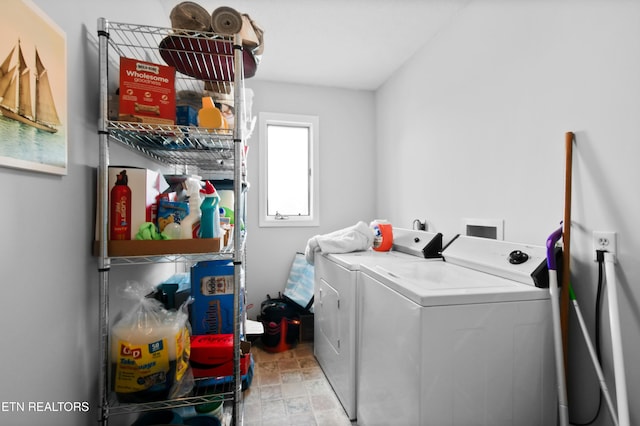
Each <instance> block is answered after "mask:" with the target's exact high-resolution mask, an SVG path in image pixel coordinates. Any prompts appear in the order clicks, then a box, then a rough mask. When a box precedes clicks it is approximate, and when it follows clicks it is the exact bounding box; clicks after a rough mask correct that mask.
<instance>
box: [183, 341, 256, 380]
mask: <svg viewBox="0 0 640 426" xmlns="http://www.w3.org/2000/svg"><path fill="white" fill-rule="evenodd" d="M240 349H241V352H242V354H241V358H240V374H241V375H243V376H244V375H245V374H247V371H248V369H249V363H250V357H251V353H250V350H251V344H250V343H248V342H240ZM189 364H191V370H192V371H193V377H195V378H202V377H222V376H232V375H233V334H203V335H198V336H191V355H190V356H189Z"/></svg>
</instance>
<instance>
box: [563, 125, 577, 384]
mask: <svg viewBox="0 0 640 426" xmlns="http://www.w3.org/2000/svg"><path fill="white" fill-rule="evenodd" d="M574 140H575V135H574V134H573V132H567V133H566V134H565V150H566V157H565V176H564V222H563V223H564V229H563V233H562V246H563V251H564V254H563V256H562V287H561V288H560V323H561V324H562V347H563V348H564V351H563V352H564V365H565V366H567V365H568V358H567V354H568V353H569V350H568V346H569V325H568V324H569V280H570V278H571V270H570V260H571V244H570V243H571V175H572V165H573V141H574ZM565 376H566V368H565ZM565 379H566V377H565Z"/></svg>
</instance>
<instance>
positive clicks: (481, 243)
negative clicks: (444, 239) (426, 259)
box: [442, 236, 560, 287]
mask: <svg viewBox="0 0 640 426" xmlns="http://www.w3.org/2000/svg"><path fill="white" fill-rule="evenodd" d="M557 255H560V253H559V252H558V253H557ZM442 256H443V257H444V260H445V261H446V262H449V263H455V264H456V265H460V266H465V267H467V268H471V269H475V270H477V271H482V272H486V273H489V274H492V275H497V276H499V277H503V278H508V279H510V280H514V281H518V282H521V283H523V284H529V285H535V286H537V287H548V286H549V277H548V275H549V270H548V268H547V262H546V260H547V250H546V248H545V247H544V246H537V245H531V244H522V243H513V242H508V241H502V240H492V239H489V238H479V237H469V236H458V237H456V238H454V239H453V241H451V242H450V243H449V245H448V246H447V247H446V248H445V249H444V250H443V251H442Z"/></svg>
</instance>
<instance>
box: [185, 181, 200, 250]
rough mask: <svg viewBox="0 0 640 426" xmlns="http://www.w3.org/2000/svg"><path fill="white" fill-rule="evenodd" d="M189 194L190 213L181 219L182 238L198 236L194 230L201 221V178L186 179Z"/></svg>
mask: <svg viewBox="0 0 640 426" xmlns="http://www.w3.org/2000/svg"><path fill="white" fill-rule="evenodd" d="M186 184H187V194H188V196H189V214H188V215H187V216H186V217H185V218H184V219H182V221H180V239H182V240H187V239H191V238H194V237H197V235H196V234H195V232H194V230H197V229H198V225H199V223H200V215H201V212H200V205H201V204H202V200H201V199H200V179H198V178H194V177H190V178H188V179H187V181H186Z"/></svg>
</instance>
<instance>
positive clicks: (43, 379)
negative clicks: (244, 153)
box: [0, 0, 375, 426]
mask: <svg viewBox="0 0 640 426" xmlns="http://www.w3.org/2000/svg"><path fill="white" fill-rule="evenodd" d="M35 3H36V4H37V5H38V6H39V7H40V8H41V9H42V10H43V11H44V12H45V13H46V14H47V15H48V16H49V17H50V18H51V19H52V20H53V21H54V22H55V23H56V24H57V25H58V26H60V27H61V28H62V30H63V31H64V32H65V33H66V36H67V49H68V78H67V82H68V105H69V108H68V115H69V117H70V118H69V123H68V124H69V129H68V130H69V170H68V175H67V176H63V177H59V176H53V175H46V174H40V173H31V172H26V171H19V170H12V169H7V168H3V167H0V180H1V181H2V185H3V188H4V193H3V201H2V208H1V209H0V223H3V233H2V237H0V259H1V260H0V265H1V267H2V276H3V279H2V283H3V302H4V303H3V307H2V309H1V310H0V336H1V337H2V341H3V342H4V343H3V345H2V357H1V359H2V362H1V363H0V377H2V381H1V384H0V403H2V402H7V403H9V402H12V401H13V402H20V403H25V404H28V403H29V402H38V401H42V402H57V401H60V402H67V401H71V402H74V401H78V402H84V401H88V402H89V403H90V411H89V412H88V413H77V412H76V413H64V412H54V413H52V412H47V413H34V412H19V411H15V412H11V411H10V410H11V408H10V407H9V406H0V408H1V410H0V424H11V425H16V426H17V425H28V426H32V425H39V424H47V425H65V426H72V425H77V426H86V425H89V424H94V423H95V421H96V419H97V417H98V410H97V402H96V398H97V394H98V391H97V378H98V362H97V361H98V350H97V348H98V342H99V340H98V339H99V335H98V287H99V280H98V273H97V262H96V260H95V258H93V257H92V256H91V255H90V249H91V241H92V240H93V235H94V229H93V226H94V217H95V216H94V215H95V212H94V207H93V205H94V203H95V197H96V195H95V188H96V178H95V173H94V171H95V168H96V167H97V165H98V137H97V117H98V56H97V44H96V43H97V42H96V40H97V37H96V21H97V19H98V18H99V17H101V16H103V17H107V18H109V19H110V20H112V21H118V22H135V23H147V24H150V25H168V24H169V22H168V19H167V17H165V16H160V15H158V14H159V13H161V12H162V10H161V8H160V7H158V3H157V1H156V0H145V1H140V0H138V1H135V2H132V1H127V0H110V1H99V0H81V1H80V0H57V1H52V0H36V1H35ZM70 11H71V12H70ZM249 86H250V87H252V88H254V90H255V93H256V99H255V103H254V111H255V112H256V113H257V111H272V112H298V113H302V114H317V115H319V116H320V135H321V146H320V156H321V163H322V166H321V170H320V174H321V176H322V188H321V194H320V197H321V198H320V201H321V223H322V225H321V226H320V227H318V228H298V229H292V230H285V231H282V230H280V231H278V230H274V229H272V230H261V229H260V228H258V226H257V205H258V203H257V190H258V185H259V182H257V176H258V170H257V158H258V155H257V154H258V152H257V150H258V146H257V140H258V136H257V133H256V136H255V137H254V138H253V139H252V140H251V141H250V143H249V145H250V147H251V154H250V160H249V176H250V178H251V180H252V182H251V183H252V185H253V190H252V191H251V192H250V200H249V222H248V224H247V226H248V228H249V230H250V236H251V239H250V243H249V245H248V249H247V261H248V265H249V268H250V270H249V272H248V273H247V282H248V289H249V298H250V301H252V302H254V303H257V304H258V305H259V302H260V301H261V300H263V299H264V297H265V296H266V294H267V293H271V294H275V293H277V291H278V290H282V289H283V288H284V284H285V280H286V275H287V273H288V269H289V266H290V264H291V260H292V259H293V255H294V253H295V251H296V250H304V247H305V244H306V241H307V239H308V238H309V237H311V236H313V235H315V234H316V233H325V232H329V231H331V230H334V229H336V228H341V227H345V226H349V225H351V224H353V223H355V222H356V221H357V220H361V219H362V220H370V219H371V218H372V217H371V216H370V215H371V214H372V212H373V210H374V198H375V197H374V195H375V189H374V188H373V185H371V182H372V181H373V177H374V171H373V168H372V164H373V162H374V155H375V152H374V128H373V115H374V102H373V93H371V92H349V91H343V90H337V89H328V88H318V87H304V86H288V85H279V84H271V83H264V82H261V83H258V82H255V84H254V83H253V82H250V84H249ZM354 112H355V114H354ZM111 162H112V164H128V163H129V164H133V165H139V166H143V167H149V168H154V169H155V168H158V167H159V165H157V164H154V163H152V162H149V161H145V160H143V159H141V158H139V157H137V156H136V155H135V154H132V152H131V151H129V150H127V149H124V148H121V147H119V146H118V145H117V144H115V143H112V144H111ZM263 231H264V232H263ZM172 272H173V269H172V267H162V266H161V267H143V268H139V267H113V268H112V271H111V273H110V275H111V278H112V283H114V286H113V289H112V295H114V296H116V293H117V288H121V287H122V285H123V283H124V282H125V281H126V280H127V279H133V280H139V281H142V280H145V281H149V282H152V283H153V282H159V281H160V280H161V279H163V278H166V277H167V276H168V275H169V274H171V273H172ZM112 306H113V308H117V303H112ZM114 311H115V312H113V316H116V315H117V314H118V312H117V309H114ZM255 311H256V310H254V311H253V312H250V314H253V315H254V316H255V313H256V312H255ZM112 319H113V318H112ZM4 407H6V408H4ZM7 410H9V411H7ZM113 420H114V421H113V422H112V424H130V422H129V421H127V420H126V417H123V416H115V417H113Z"/></svg>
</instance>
